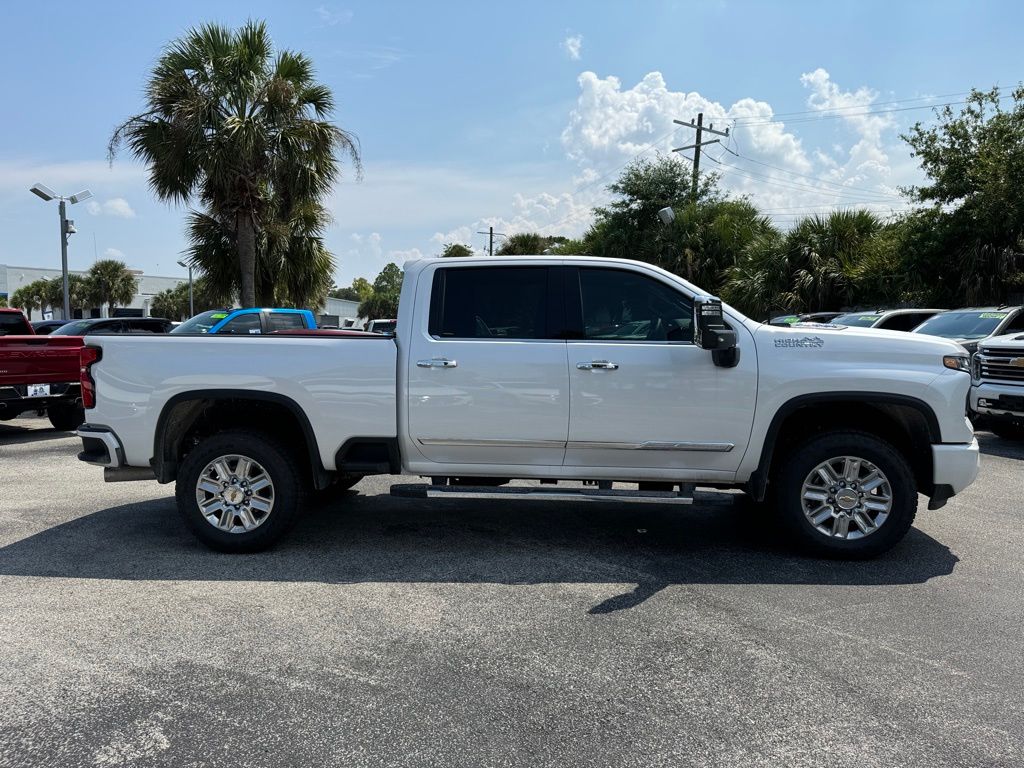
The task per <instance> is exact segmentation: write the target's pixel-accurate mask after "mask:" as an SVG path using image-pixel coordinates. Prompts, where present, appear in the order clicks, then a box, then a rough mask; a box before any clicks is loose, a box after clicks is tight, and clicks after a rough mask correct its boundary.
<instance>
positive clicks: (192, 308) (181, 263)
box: [178, 261, 196, 317]
mask: <svg viewBox="0 0 1024 768" xmlns="http://www.w3.org/2000/svg"><path fill="white" fill-rule="evenodd" d="M178 266H179V267H185V269H187V270H188V316H189V317H192V316H193V315H194V314H195V313H196V310H195V306H194V305H193V304H192V265H191V264H186V263H185V262H184V261H179V262H178Z"/></svg>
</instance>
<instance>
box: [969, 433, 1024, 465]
mask: <svg viewBox="0 0 1024 768" xmlns="http://www.w3.org/2000/svg"><path fill="white" fill-rule="evenodd" d="M975 434H976V435H977V438H978V447H979V448H980V449H981V454H982V455H983V456H1000V457H1002V458H1004V459H1024V442H1020V441H1016V440H1006V439H1004V438H1002V437H998V436H996V435H993V434H992V433H991V432H981V431H979V432H976V433H975Z"/></svg>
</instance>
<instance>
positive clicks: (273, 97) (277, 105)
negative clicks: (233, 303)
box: [108, 21, 359, 307]
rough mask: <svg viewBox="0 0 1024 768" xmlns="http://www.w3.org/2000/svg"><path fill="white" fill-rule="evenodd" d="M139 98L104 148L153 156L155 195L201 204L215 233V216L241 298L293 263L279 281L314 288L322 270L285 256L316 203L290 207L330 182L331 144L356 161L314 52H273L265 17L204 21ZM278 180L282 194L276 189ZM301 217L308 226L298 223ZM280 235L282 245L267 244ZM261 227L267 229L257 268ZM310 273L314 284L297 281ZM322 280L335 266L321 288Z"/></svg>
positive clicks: (314, 198) (333, 167)
mask: <svg viewBox="0 0 1024 768" xmlns="http://www.w3.org/2000/svg"><path fill="white" fill-rule="evenodd" d="M146 102H147V104H146V110H145V111H144V112H142V113H140V114H138V115H135V116H133V117H130V118H129V119H128V120H126V121H125V122H124V123H122V124H121V125H120V126H119V127H118V128H117V129H116V130H115V131H114V133H113V135H112V136H111V138H110V142H109V145H108V155H109V157H110V159H111V161H112V160H113V158H114V157H115V155H116V154H117V151H118V149H119V148H120V147H121V146H122V145H126V146H127V148H128V151H129V152H130V154H131V155H133V156H135V157H136V158H138V159H140V160H142V161H143V162H145V163H146V165H147V166H148V171H149V182H150V186H151V187H152V189H153V190H154V192H155V193H156V195H157V197H158V198H159V199H161V200H164V201H167V202H171V203H185V204H189V203H191V202H192V201H198V202H200V203H201V204H202V205H203V206H205V208H206V212H205V214H203V215H206V216H208V217H209V221H207V222H205V223H206V225H207V227H206V229H205V230H204V233H205V234H206V235H211V236H212V235H213V234H214V231H213V229H212V227H213V224H216V226H217V227H218V228H220V229H221V230H224V231H223V233H222V234H221V235H220V237H218V238H213V239H212V240H211V241H210V242H211V243H216V245H217V248H227V247H230V248H231V249H232V250H233V252H234V255H235V257H236V258H235V261H236V274H237V285H238V288H239V295H240V299H241V302H242V305H243V306H247V307H248V306H254V305H255V304H256V300H257V285H258V275H257V272H258V270H259V269H261V268H265V269H270V270H273V269H274V267H275V266H278V267H279V268H280V269H281V270H283V271H289V270H290V271H291V274H290V275H289V278H290V279H291V281H292V284H291V285H290V286H289V287H288V288H286V289H285V291H284V293H286V294H288V295H289V296H294V295H296V294H297V293H301V292H304V291H307V290H308V291H313V292H315V291H317V290H319V289H320V287H321V283H322V282H323V275H322V274H320V273H317V274H312V275H311V274H310V273H309V272H308V268H309V265H308V264H306V265H303V266H301V267H299V270H298V271H299V274H296V273H295V270H292V269H291V267H292V265H290V264H288V263H287V262H288V261H289V260H290V259H291V258H293V257H294V256H295V254H296V249H293V248H292V247H290V246H291V242H290V240H291V236H292V234H293V233H294V232H295V231H296V229H298V230H301V231H302V233H303V235H304V236H305V235H308V233H309V227H308V223H309V222H310V221H311V220H315V221H322V218H323V216H322V210H317V211H310V212H308V213H307V215H305V216H298V217H297V216H296V206H302V205H305V204H308V203H317V204H318V203H319V201H320V200H322V199H323V197H324V196H325V195H326V194H327V193H328V192H329V191H330V188H331V186H332V185H333V183H334V181H335V180H336V179H337V178H338V176H339V168H338V162H337V158H336V150H337V149H341V150H342V151H343V152H345V153H347V154H348V155H349V156H350V157H351V158H352V159H353V161H354V162H355V164H356V166H357V168H358V166H359V149H358V145H357V143H356V140H355V138H354V137H353V136H352V135H351V134H349V133H347V132H346V131H343V130H341V129H340V128H338V127H337V126H335V125H333V124H332V123H331V122H329V121H328V118H329V116H330V115H331V114H332V112H333V110H334V98H333V96H332V94H331V91H330V89H329V88H327V87H326V86H325V85H323V84H321V83H318V82H316V80H315V79H314V75H313V66H312V62H311V61H310V60H309V59H308V58H307V57H306V56H305V55H303V54H300V53H294V52H291V51H280V52H278V53H277V54H276V55H275V54H274V50H273V45H272V43H271V40H270V36H269V34H268V32H267V28H266V25H265V24H264V23H263V22H257V21H250V22H248V23H246V24H245V25H244V26H243V27H241V28H240V29H238V30H231V29H229V28H227V27H224V26H221V25H217V24H204V25H202V26H200V27H196V28H193V29H191V30H189V31H188V32H187V33H186V34H185V35H184V36H183V37H182V38H181V39H179V40H177V41H175V42H174V43H172V44H171V45H170V46H169V47H168V48H167V49H166V50H165V51H164V53H163V54H162V55H161V57H160V59H159V60H158V61H157V64H156V66H155V67H154V69H153V72H152V74H151V76H150V78H149V82H148V84H147V87H146ZM283 188H287V190H288V199H287V200H281V199H280V195H279V193H280V192H281V190H282V189H283ZM296 218H299V219H302V221H303V226H300V227H296V226H295V221H296ZM195 223H196V222H195V220H194V219H193V220H192V221H190V238H191V240H192V245H193V247H195V246H196V245H197V244H198V245H200V246H201V245H202V244H204V243H205V242H207V241H205V240H202V239H200V240H199V241H198V242H197V240H196V238H195V234H196V233H195V232H194V231H191V225H192V224H195ZM282 227H283V229H282ZM275 228H276V229H277V230H278V232H277V235H274V234H272V230H274V229H275ZM285 230H286V231H285ZM275 237H276V241H277V243H278V245H279V246H281V247H277V248H275V247H274V246H273V245H272V244H271V242H270V241H271V240H273V239H274V238H275ZM261 238H266V240H265V241H264V243H263V253H264V255H265V256H266V259H265V260H264V265H263V266H262V267H261V266H260V265H259V264H258V262H259V256H260V248H261V246H260V241H261ZM282 243H287V244H288V245H287V246H282ZM300 245H301V247H300V248H298V252H300V253H303V249H305V252H304V254H303V255H304V256H305V257H306V258H307V259H308V260H309V261H310V262H312V263H314V264H316V263H322V261H323V259H324V255H325V254H326V251H325V250H323V249H322V243H318V242H317V238H315V237H313V238H310V239H305V240H303V242H302V243H301V244H300ZM193 257H194V258H196V257H198V253H195V252H194V253H193ZM272 275H276V273H274V272H272ZM305 277H309V278H311V280H312V283H311V284H308V285H305V286H304V287H303V282H304V278H305ZM329 279H330V274H328V275H327V280H328V283H327V285H326V286H323V293H324V294H326V289H327V288H328V287H329V285H330V283H329ZM234 282H235V281H233V283H232V284H234ZM226 287H227V286H225V288H226Z"/></svg>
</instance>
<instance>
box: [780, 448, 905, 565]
mask: <svg viewBox="0 0 1024 768" xmlns="http://www.w3.org/2000/svg"><path fill="white" fill-rule="evenodd" d="M844 455H845V456H856V457H858V458H861V459H866V460H867V461H870V462H871V463H872V464H874V465H875V466H877V467H878V468H879V469H880V470H881V471H882V473H883V474H885V476H886V478H887V479H888V481H889V484H890V487H891V488H892V509H891V511H890V513H889V517H888V518H887V519H886V520H885V522H884V523H883V524H882V527H881V528H879V529H878V530H877V531H875V532H874V533H872V534H870V535H869V536H865V537H863V538H860V539H836V538H831V537H829V536H826V535H825V534H823V533H821V532H820V531H818V530H817V529H816V528H815V527H814V525H813V524H812V523H811V521H810V520H808V519H807V516H806V515H805V514H804V511H803V484H804V481H805V480H806V479H807V476H808V475H809V474H810V473H811V471H812V470H813V469H814V468H815V467H816V466H818V465H819V464H821V463H822V462H823V461H826V460H828V459H831V458H835V457H837V456H844ZM781 462H782V465H783V466H782V467H781V469H780V471H779V472H778V475H777V482H776V488H775V493H774V496H775V501H776V508H777V510H778V512H779V513H780V515H781V517H782V520H783V522H784V523H785V524H786V526H787V528H789V530H790V531H791V533H793V534H794V535H795V537H796V539H797V541H798V543H799V544H800V545H801V546H802V547H803V548H804V549H805V550H806V551H809V552H810V553H811V554H814V555H820V556H825V557H840V558H842V557H845V558H865V557H874V556H876V555H879V554H881V553H883V552H885V551H887V550H889V549H891V548H892V547H893V546H895V545H896V544H897V543H898V542H899V541H900V540H901V539H902V538H903V537H904V536H905V535H906V533H907V531H908V530H909V529H910V526H911V525H912V524H913V522H914V516H915V515H916V513H917V486H916V483H915V481H914V474H913V472H912V471H911V468H910V466H909V464H908V463H907V461H906V459H904V458H903V457H902V456H901V455H900V454H899V453H898V452H897V451H896V450H895V449H894V448H893V447H892V446H891V445H890V444H889V443H887V442H886V441H884V440H882V439H880V438H878V437H875V436H874V435H869V434H866V433H860V432H842V433H836V434H832V435H822V436H819V437H815V438H811V439H809V440H807V441H806V442H804V443H803V444H801V445H799V446H798V447H797V448H796V449H795V450H794V451H793V453H792V454H791V455H790V456H788V457H783V458H782V459H781Z"/></svg>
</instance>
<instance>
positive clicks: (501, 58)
mask: <svg viewBox="0 0 1024 768" xmlns="http://www.w3.org/2000/svg"><path fill="white" fill-rule="evenodd" d="M250 17H252V18H262V19H266V21H267V22H268V25H269V28H270V31H271V34H272V35H273V37H274V40H275V43H276V44H277V45H278V46H279V47H285V48H292V49H297V50H301V51H304V52H305V53H307V54H309V55H310V56H311V57H312V58H313V60H314V61H315V63H316V66H317V70H318V74H319V77H320V78H321V79H322V80H323V81H324V82H326V83H327V84H328V85H330V86H331V87H332V88H333V90H334V93H335V96H336V99H337V101H338V104H339V109H338V112H337V115H336V119H337V121H338V123H339V124H340V125H342V126H343V127H345V128H347V129H349V130H351V131H353V132H354V133H355V134H357V136H358V137H359V139H360V141H361V145H362V149H363V158H364V163H365V175H364V179H363V180H362V181H361V182H357V181H356V180H355V178H354V175H353V173H352V171H351V168H347V169H346V174H345V177H344V179H343V181H342V182H341V184H340V185H339V186H338V188H337V190H336V191H335V194H334V195H333V197H332V199H331V212H332V215H333V217H334V225H333V226H332V227H331V229H330V232H329V234H328V237H327V241H328V246H329V247H330V248H331V250H332V251H333V252H334V253H335V255H336V257H337V259H338V262H339V265H338V271H337V279H338V282H339V283H341V284H347V283H349V282H350V281H351V280H352V278H353V277H355V276H366V277H370V278H372V277H373V276H374V275H375V274H376V273H377V272H378V271H379V270H380V268H381V267H383V266H384V264H386V263H387V262H388V261H398V262H399V263H400V262H401V261H402V260H403V259H405V258H408V257H411V256H416V255H431V254H434V253H437V252H438V251H439V250H440V248H441V245H442V243H444V242H450V241H456V240H457V241H462V242H467V243H469V244H470V245H472V246H473V247H475V248H482V247H484V246H485V244H486V237H485V236H480V235H477V234H475V233H476V231H477V230H479V229H486V227H487V226H488V224H494V225H495V226H496V228H497V229H498V230H499V231H503V232H513V231H521V230H526V229H538V230H540V231H543V232H546V233H559V234H568V235H574V234H579V233H580V232H581V231H582V230H583V229H584V228H585V227H586V225H587V223H588V222H589V219H590V216H589V210H590V208H591V207H592V206H593V205H595V204H599V203H600V202H602V201H603V200H605V199H606V193H605V192H604V189H603V188H604V186H605V185H606V184H607V183H608V182H609V181H610V180H612V179H613V178H614V177H615V175H616V173H617V171H618V169H620V168H621V167H622V165H623V164H625V163H626V162H628V161H629V160H630V158H632V157H634V156H636V155H638V154H640V155H644V156H653V155H654V154H655V152H657V151H667V150H669V149H670V148H671V147H672V146H680V145H682V144H686V143H689V142H690V140H691V138H692V132H691V131H688V130H686V129H683V128H679V129H677V130H676V131H675V132H673V131H672V122H671V121H672V118H674V117H678V118H685V119H689V118H690V117H692V116H694V115H695V114H696V112H697V111H700V110H703V111H704V112H705V113H706V114H707V115H708V118H707V119H708V120H712V121H714V122H715V123H716V127H724V126H732V127H733V128H732V133H733V137H732V138H731V139H730V140H728V142H727V143H726V144H725V147H726V149H728V150H729V151H728V152H727V151H726V150H725V149H720V148H712V149H709V150H708V153H709V155H710V156H711V157H714V158H716V159H719V160H720V161H721V163H722V165H716V163H715V162H714V160H712V159H710V158H709V159H707V160H705V161H704V162H703V167H704V168H709V169H710V168H715V169H718V170H721V171H722V172H723V183H724V184H725V185H726V186H727V187H728V188H729V189H731V190H733V191H735V192H736V193H738V194H748V195H750V197H751V198H752V199H753V201H754V202H755V203H757V204H758V205H759V206H761V207H762V208H763V209H764V210H765V211H767V212H768V213H769V214H770V215H772V216H773V217H775V219H776V220H777V221H778V222H779V224H780V225H782V226H786V225H787V224H788V223H789V222H791V221H793V220H794V219H795V218H796V217H797V216H799V215H801V214H804V213H808V212H824V211H827V210H829V208H830V207H832V206H836V205H844V206H864V207H869V208H871V209H872V210H876V211H879V212H880V213H886V212H889V211H892V210H899V209H901V208H902V207H904V203H903V201H901V199H900V198H899V196H898V195H897V193H896V190H897V188H898V187H899V186H900V185H905V184H913V183H914V182H915V181H917V180H918V178H919V177H918V173H917V170H916V166H915V164H914V162H913V160H912V159H911V158H910V157H909V156H908V152H907V150H906V147H905V145H904V144H903V143H902V142H901V141H900V140H899V138H898V135H899V133H900V131H901V130H903V129H905V128H906V126H907V125H908V124H910V123H912V122H913V121H914V120H916V119H922V120H927V119H928V118H929V117H930V112H929V110H928V109H918V108H919V107H926V106H928V105H929V104H932V103H939V102H946V101H957V100H960V99H962V98H963V96H962V94H963V92H965V91H967V90H968V89H970V88H971V87H972V86H978V87H982V88H987V87H990V86H992V85H994V84H999V85H1002V86H1013V85H1015V84H1016V83H1017V82H1019V81H1020V80H1022V79H1024V66H1022V64H1021V62H1020V56H1019V53H1018V52H1019V46H1020V42H1019V30H1020V29H1021V28H1024V25H1022V22H1024V7H1022V6H1021V5H1020V4H1018V3H1009V2H1006V3H997V2H991V3H982V2H973V3H967V2H963V3H953V2H885V3H876V2H866V1H863V0H862V1H861V2H821V1H820V0H819V1H818V2H813V3H812V2H806V3H805V2H776V3H767V2H761V3H755V2H732V1H730V0H725V1H723V2H715V0H705V2H699V3H696V2H629V3H627V2H616V3H612V2H563V3H551V2H548V3H544V2H515V3H503V4H496V3H482V2H467V3H461V2H459V3H456V2H435V3H422V2H415V3H414V2H409V3H389V2H368V3H362V2H354V3H352V2H347V3H340V2H339V3H333V2H320V1H319V0H314V1H313V2H310V3H306V4H303V3H287V4H285V3H267V2H246V3H241V2H205V3H200V2H191V1H190V0H179V1H178V2H174V3H150V2H134V3H114V2H100V3H81V2H79V3H67V4H66V3H61V2H51V3H48V4H43V3H34V4H30V3H18V4H17V5H9V6H8V7H7V8H6V9H5V11H4V17H3V18H4V24H3V31H2V32H0V43H2V44H0V71H3V72H5V73H6V74H5V75H4V76H3V77H2V79H0V103H3V104H4V106H5V109H4V115H3V119H2V120H0V263H7V264H17V265H29V266H58V265H59V258H60V252H59V240H58V236H57V221H56V219H57V213H56V210H54V208H55V204H52V203H51V204H49V205H44V204H42V202H41V201H39V200H38V199H36V198H35V197H33V196H31V195H30V194H29V193H28V187H29V186H31V184H33V183H35V182H37V181H38V182H42V183H44V184H47V185H48V186H50V187H53V188H54V189H57V190H59V191H63V192H65V193H68V194H70V193H72V192H75V191H77V190H78V189H81V188H83V187H88V188H90V189H91V190H92V191H93V193H94V194H95V195H96V198H95V199H94V200H93V201H91V202H90V203H85V204H80V205H77V206H73V207H72V209H71V210H72V212H71V213H70V214H69V215H71V216H72V217H73V218H74V219H75V221H76V224H77V227H78V232H79V234H77V235H75V236H74V237H73V238H72V245H71V251H70V262H71V266H72V268H73V269H84V268H87V267H88V266H89V264H90V263H91V262H92V261H93V259H94V256H96V255H98V256H100V257H103V256H104V255H114V256H117V257H119V258H122V259H124V260H125V261H126V262H127V263H128V264H129V265H130V266H132V267H136V268H140V269H143V270H145V271H146V272H148V273H154V274H163V275H178V274H184V271H183V270H182V269H181V268H180V267H178V266H176V264H175V261H176V260H177V259H178V258H180V252H181V250H182V248H183V246H184V242H183V226H182V224H183V219H184V210H183V209H182V208H174V207H171V206H167V205H165V204H162V203H158V202H156V201H155V200H154V199H153V197H152V195H151V194H150V193H149V192H148V190H147V188H146V181H145V170H144V168H142V167H141V166H138V165H136V164H134V163H133V161H132V160H131V159H130V158H128V157H127V156H124V157H121V158H119V159H118V160H116V161H115V163H114V165H113V167H112V168H111V167H109V166H108V164H107V163H106V159H105V148H106V142H107V139H108V137H109V134H110V131H111V129H112V128H113V127H114V126H115V125H116V124H117V123H118V121H119V120H122V119H124V118H125V117H127V116H128V115H130V114H131V113H133V112H134V111H137V110H138V109H139V108H140V107H141V92H142V87H143V84H144V82H145V79H146V76H147V72H148V70H149V67H150V66H151V65H152V63H153V62H154V61H155V59H156V58H157V56H158V55H159V53H160V51H161V48H162V47H163V46H164V45H165V44H166V43H167V42H168V41H170V40H172V39H173V38H175V37H176V36H178V35H179V34H181V33H182V32H183V31H184V30H186V29H187V28H188V27H189V26H191V25H194V24H197V23H200V22H204V21H218V22H222V23H225V24H230V25H236V24H239V23H241V22H243V21H245V20H246V19H247V18H250ZM947 94H952V95H947ZM940 97H941V98H940ZM907 107H913V108H914V109H906V108H907ZM887 110H888V111H887ZM891 110H901V111H891ZM866 113H873V114H866ZM734 153H735V154H734Z"/></svg>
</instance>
